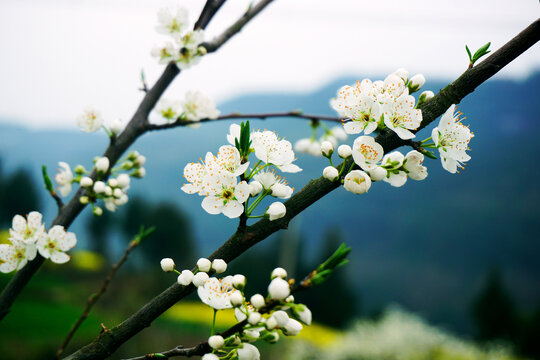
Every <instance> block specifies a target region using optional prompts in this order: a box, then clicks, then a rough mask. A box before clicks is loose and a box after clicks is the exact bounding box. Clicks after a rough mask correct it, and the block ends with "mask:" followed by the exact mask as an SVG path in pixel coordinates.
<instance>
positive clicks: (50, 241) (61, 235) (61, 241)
mask: <svg viewBox="0 0 540 360" xmlns="http://www.w3.org/2000/svg"><path fill="white" fill-rule="evenodd" d="M75 244H77V238H76V236H75V234H74V233H72V232H66V231H65V230H64V227H63V226H60V225H55V226H53V227H52V228H51V229H50V230H49V232H48V233H47V236H43V237H40V238H39V239H38V240H37V243H36V245H37V249H38V251H39V254H40V255H41V256H43V257H44V258H46V259H49V258H50V259H51V260H52V261H53V262H55V263H57V264H63V263H66V262H68V261H69V259H70V256H69V255H68V254H66V253H65V252H66V251H68V250H70V249H72V248H73V247H74V246H75Z"/></svg>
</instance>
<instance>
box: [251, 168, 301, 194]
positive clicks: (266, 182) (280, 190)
mask: <svg viewBox="0 0 540 360" xmlns="http://www.w3.org/2000/svg"><path fill="white" fill-rule="evenodd" d="M253 179H255V180H256V181H258V182H259V183H260V184H261V185H262V187H263V189H265V190H270V191H271V195H272V196H274V197H277V198H280V199H288V198H290V197H291V195H292V193H293V191H294V189H293V188H292V187H290V186H289V185H287V181H286V180H285V179H284V178H282V177H280V176H279V175H276V173H274V172H273V171H261V172H259V173H257V174H256V175H255V176H254V177H253Z"/></svg>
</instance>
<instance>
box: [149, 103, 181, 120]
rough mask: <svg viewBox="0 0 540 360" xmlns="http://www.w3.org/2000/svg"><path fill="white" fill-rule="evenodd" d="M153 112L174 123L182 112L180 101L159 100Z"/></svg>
mask: <svg viewBox="0 0 540 360" xmlns="http://www.w3.org/2000/svg"><path fill="white" fill-rule="evenodd" d="M154 111H155V112H157V113H158V114H160V115H161V116H162V117H164V118H165V119H167V120H169V121H176V119H178V117H180V115H181V114H182V112H183V106H182V102H181V101H177V100H170V99H161V100H159V102H158V103H157V105H156V107H155V110H154Z"/></svg>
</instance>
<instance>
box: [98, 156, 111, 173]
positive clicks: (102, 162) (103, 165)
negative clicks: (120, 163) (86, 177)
mask: <svg viewBox="0 0 540 360" xmlns="http://www.w3.org/2000/svg"><path fill="white" fill-rule="evenodd" d="M95 168H96V170H97V171H98V172H102V173H104V172H107V170H109V159H108V158H107V157H105V156H103V157H100V158H98V159H97V161H96V164H95Z"/></svg>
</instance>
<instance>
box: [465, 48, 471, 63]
mask: <svg viewBox="0 0 540 360" xmlns="http://www.w3.org/2000/svg"><path fill="white" fill-rule="evenodd" d="M465 50H467V54H469V61H472V55H471V50H469V47H468V46H467V45H465Z"/></svg>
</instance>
